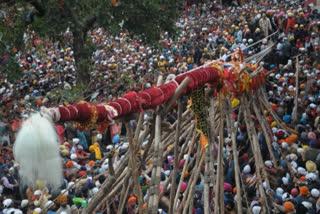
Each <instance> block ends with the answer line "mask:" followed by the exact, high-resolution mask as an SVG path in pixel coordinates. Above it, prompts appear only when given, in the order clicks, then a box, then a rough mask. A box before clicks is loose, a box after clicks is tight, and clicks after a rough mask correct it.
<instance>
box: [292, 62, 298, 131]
mask: <svg viewBox="0 0 320 214" xmlns="http://www.w3.org/2000/svg"><path fill="white" fill-rule="evenodd" d="M296 60H297V63H296V91H295V96H294V108H293V109H294V112H293V122H297V120H298V115H297V112H298V94H299V56H297V57H296ZM296 129H297V124H296Z"/></svg>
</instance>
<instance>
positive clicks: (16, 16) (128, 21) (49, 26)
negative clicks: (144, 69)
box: [0, 0, 183, 83]
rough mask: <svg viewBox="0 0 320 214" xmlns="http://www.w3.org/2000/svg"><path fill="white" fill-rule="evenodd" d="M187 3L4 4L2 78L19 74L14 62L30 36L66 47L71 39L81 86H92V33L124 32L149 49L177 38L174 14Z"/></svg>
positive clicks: (36, 0) (14, 0)
mask: <svg viewBox="0 0 320 214" xmlns="http://www.w3.org/2000/svg"><path fill="white" fill-rule="evenodd" d="M182 2H183V0H4V1H3V3H2V4H1V7H2V9H1V13H0V16H1V21H0V45H1V52H0V57H1V61H2V66H1V67H0V70H1V71H2V72H9V73H11V72H13V71H14V69H18V68H17V66H16V65H15V63H16V62H15V60H14V56H15V54H16V53H17V51H19V50H21V49H22V48H23V47H24V45H25V44H24V42H23V35H24V33H25V32H26V31H27V30H29V31H34V32H36V33H37V34H38V35H39V36H46V37H49V38H50V39H52V41H60V42H63V37H64V32H65V31H66V30H67V29H69V31H70V32H71V34H72V44H71V45H72V48H73V50H74V58H75V61H76V68H77V72H78V80H79V82H82V83H85V82H86V81H89V79H90V77H89V72H88V70H89V67H88V65H89V63H90V56H91V54H92V51H93V49H92V45H90V38H89V37H88V36H87V34H88V32H89V31H90V30H92V29H94V28H97V27H101V28H103V29H104V30H106V31H108V32H109V33H110V34H115V33H119V32H122V31H126V32H128V33H129V34H130V35H137V36H139V38H140V39H141V40H143V41H144V42H148V43H153V42H155V41H157V40H158V39H159V37H160V33H161V32H163V31H167V32H169V33H174V32H175V14H176V10H177V9H178V8H179V7H180V6H181V4H182Z"/></svg>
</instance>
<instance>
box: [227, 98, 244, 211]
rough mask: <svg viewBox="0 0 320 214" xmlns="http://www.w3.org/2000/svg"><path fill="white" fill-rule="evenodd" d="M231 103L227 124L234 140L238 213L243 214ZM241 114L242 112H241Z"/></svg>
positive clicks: (233, 153)
mask: <svg viewBox="0 0 320 214" xmlns="http://www.w3.org/2000/svg"><path fill="white" fill-rule="evenodd" d="M230 108H231V105H230V102H228V114H227V115H226V118H227V125H228V129H229V132H230V133H231V141H232V155H233V162H234V177H235V180H236V188H237V193H236V196H237V213H238V214H242V196H241V187H240V174H239V171H240V168H239V160H238V152H237V145H236V128H237V127H234V126H233V124H234V121H233V120H232V116H231V109H230ZM239 115H240V112H239Z"/></svg>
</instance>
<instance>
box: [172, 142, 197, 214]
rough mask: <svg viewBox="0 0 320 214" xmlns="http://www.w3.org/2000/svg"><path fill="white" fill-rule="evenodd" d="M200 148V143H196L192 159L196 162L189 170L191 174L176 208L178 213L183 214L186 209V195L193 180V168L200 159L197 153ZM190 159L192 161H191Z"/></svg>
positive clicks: (187, 202) (187, 204)
mask: <svg viewBox="0 0 320 214" xmlns="http://www.w3.org/2000/svg"><path fill="white" fill-rule="evenodd" d="M200 148H201V145H200V144H198V145H197V150H196V151H197V152H196V154H195V156H194V157H193V160H195V161H196V163H195V164H194V166H195V167H194V168H193V170H192V171H191V176H190V178H189V182H188V185H187V188H186V190H185V191H184V193H183V198H182V200H181V203H180V205H179V209H178V213H179V214H180V213H183V214H185V212H186V211H187V208H188V207H189V201H187V199H188V196H189V194H190V192H191V191H190V190H191V184H192V182H193V180H194V177H195V169H196V168H197V167H198V164H199V161H200V155H198V153H199V151H200ZM193 160H192V161H193ZM187 169H188V168H187ZM181 176H183V175H181Z"/></svg>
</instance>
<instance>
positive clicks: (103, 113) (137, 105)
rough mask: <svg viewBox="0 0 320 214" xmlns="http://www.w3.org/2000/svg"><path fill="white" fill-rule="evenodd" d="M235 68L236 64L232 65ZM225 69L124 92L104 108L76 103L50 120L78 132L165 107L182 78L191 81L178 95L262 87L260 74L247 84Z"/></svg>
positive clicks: (197, 72)
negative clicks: (212, 88)
mask: <svg viewBox="0 0 320 214" xmlns="http://www.w3.org/2000/svg"><path fill="white" fill-rule="evenodd" d="M236 66H237V64H235V67H236ZM228 67H230V66H226V67H225V68H223V65H221V64H220V65H212V66H210V67H205V68H199V69H197V70H195V71H192V72H187V73H185V74H182V75H179V76H177V77H176V78H175V79H174V80H173V81H171V82H169V83H166V84H163V85H160V86H158V87H154V88H149V89H147V90H144V91H142V92H139V93H136V92H128V93H126V94H125V95H123V96H122V97H120V98H118V99H116V100H113V101H111V102H110V103H108V104H103V103H102V104H99V105H96V106H94V105H92V104H91V103H88V102H80V103H78V104H74V105H68V106H59V107H58V108H52V109H49V111H51V112H53V114H52V117H53V120H54V121H55V122H64V121H75V122H76V125H77V127H78V128H80V129H90V128H93V127H94V125H95V124H98V125H99V124H105V123H107V124H108V123H109V122H110V121H112V120H113V119H117V118H121V117H124V116H126V115H128V114H131V113H136V112H139V111H143V110H147V109H151V108H154V107H156V106H158V105H161V104H165V103H167V102H168V101H169V99H170V98H171V97H172V96H173V94H174V93H175V91H176V89H177V87H178V86H179V84H181V82H182V81H183V80H184V79H185V78H186V77H189V78H190V80H191V81H190V83H189V85H188V86H187V88H186V89H185V90H184V92H183V93H182V95H184V94H186V93H189V92H191V91H193V90H194V89H195V88H197V87H199V86H201V85H203V84H206V83H209V84H210V85H211V86H216V85H218V84H222V85H224V88H225V89H227V90H229V91H230V92H231V93H236V94H241V93H242V92H243V90H244V89H247V90H250V91H254V90H255V89H257V88H258V87H260V86H261V85H262V84H263V83H264V73H261V74H260V75H257V76H256V77H254V78H252V79H251V81H249V80H248V78H249V77H248V76H249V74H248V72H247V73H246V76H247V77H248V78H247V81H245V80H244V79H245V78H244V79H241V78H238V77H239V76H241V74H240V73H238V72H237V71H231V70H230V69H229V68H228ZM239 88H240V89H241V90H239Z"/></svg>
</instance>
